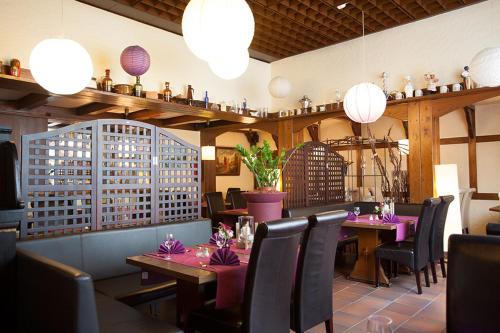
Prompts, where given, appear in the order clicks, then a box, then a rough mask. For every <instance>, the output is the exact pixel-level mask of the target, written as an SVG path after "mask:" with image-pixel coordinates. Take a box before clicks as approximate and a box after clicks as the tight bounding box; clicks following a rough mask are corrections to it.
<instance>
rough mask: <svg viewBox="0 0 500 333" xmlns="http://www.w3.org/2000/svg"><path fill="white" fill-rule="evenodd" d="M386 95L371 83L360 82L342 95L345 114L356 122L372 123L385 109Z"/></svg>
mask: <svg viewBox="0 0 500 333" xmlns="http://www.w3.org/2000/svg"><path fill="white" fill-rule="evenodd" d="M386 104H387V101H386V96H385V94H384V92H383V91H382V89H380V87H378V86H376V85H374V84H373V83H369V82H365V83H360V84H357V85H355V86H354V87H352V88H351V89H349V90H348V91H347V93H346V95H345V97H344V111H345V113H346V115H347V116H348V117H349V118H350V119H351V120H353V121H355V122H357V123H362V124H366V123H373V122H374V121H376V120H377V119H378V118H380V117H381V116H382V115H383V114H384V111H385V107H386Z"/></svg>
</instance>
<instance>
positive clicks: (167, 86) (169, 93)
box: [163, 82, 172, 102]
mask: <svg viewBox="0 0 500 333" xmlns="http://www.w3.org/2000/svg"><path fill="white" fill-rule="evenodd" d="M171 98H172V90H170V82H165V89H163V100H164V101H165V102H170V99H171Z"/></svg>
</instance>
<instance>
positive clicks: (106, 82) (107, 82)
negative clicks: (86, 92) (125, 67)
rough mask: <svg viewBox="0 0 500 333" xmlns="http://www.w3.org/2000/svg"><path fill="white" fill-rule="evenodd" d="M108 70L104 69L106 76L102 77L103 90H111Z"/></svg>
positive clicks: (111, 83) (111, 82)
mask: <svg viewBox="0 0 500 333" xmlns="http://www.w3.org/2000/svg"><path fill="white" fill-rule="evenodd" d="M110 72H111V71H110V70H109V69H106V76H104V79H102V84H101V87H102V90H104V91H109V92H111V91H113V80H111V77H110V76H109V74H110Z"/></svg>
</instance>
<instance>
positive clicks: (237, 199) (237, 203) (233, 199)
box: [227, 191, 247, 209]
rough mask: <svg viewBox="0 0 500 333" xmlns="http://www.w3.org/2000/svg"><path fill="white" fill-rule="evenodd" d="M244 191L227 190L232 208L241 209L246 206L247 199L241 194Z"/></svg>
mask: <svg viewBox="0 0 500 333" xmlns="http://www.w3.org/2000/svg"><path fill="white" fill-rule="evenodd" d="M242 193H244V191H231V192H228V194H227V195H228V196H229V203H230V204H231V208H232V209H243V208H247V200H246V199H245V197H244V196H243V195H242Z"/></svg>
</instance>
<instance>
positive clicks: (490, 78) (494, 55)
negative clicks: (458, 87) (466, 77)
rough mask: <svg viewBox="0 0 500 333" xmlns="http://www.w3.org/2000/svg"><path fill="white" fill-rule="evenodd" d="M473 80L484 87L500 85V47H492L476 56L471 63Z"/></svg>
mask: <svg viewBox="0 0 500 333" xmlns="http://www.w3.org/2000/svg"><path fill="white" fill-rule="evenodd" d="M469 67H470V74H471V78H472V80H474V81H475V82H476V83H478V84H480V85H481V86H483V87H495V86H498V85H500V47H490V48H487V49H484V50H482V51H481V52H479V53H478V54H476V55H475V56H474V58H473V59H472V61H471V63H470V66H469Z"/></svg>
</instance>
